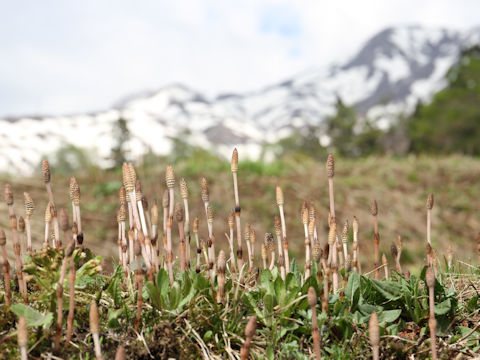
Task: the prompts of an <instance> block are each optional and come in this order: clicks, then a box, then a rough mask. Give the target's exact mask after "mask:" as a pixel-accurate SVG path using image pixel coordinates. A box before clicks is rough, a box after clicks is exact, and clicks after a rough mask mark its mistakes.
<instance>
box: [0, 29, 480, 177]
mask: <svg viewBox="0 0 480 360" xmlns="http://www.w3.org/2000/svg"><path fill="white" fill-rule="evenodd" d="M479 40H480V27H477V28H473V29H470V30H468V31H463V32H461V31H456V30H449V29H442V28H437V29H425V28H422V27H420V26H399V27H389V28H386V29H384V30H382V31H380V32H379V33H377V34H375V35H374V36H373V37H371V38H370V39H369V40H368V41H367V42H366V43H365V44H363V46H361V47H360V49H359V51H357V52H355V53H354V54H353V56H351V57H350V58H348V59H347V60H346V61H345V62H344V63H337V64H333V65H331V66H328V67H323V68H319V67H317V68H312V69H309V70H306V71H303V72H300V73H298V74H296V75H294V76H291V77H289V78H286V79H283V80H282V81H279V82H277V83H275V84H272V85H267V86H264V87H262V88H261V89H259V90H253V91H249V92H245V93H232V92H226V93H219V94H217V95H215V96H207V95H204V94H202V93H201V92H200V91H197V90H196V89H193V88H191V87H189V86H188V85H184V84H180V83H172V84H170V85H167V86H164V87H161V88H160V89H158V90H145V91H141V92H137V93H135V94H131V95H129V96H126V97H124V98H123V99H120V100H119V101H118V102H116V103H115V104H114V105H113V106H112V107H111V108H110V109H106V110H104V111H96V112H90V113H88V114H81V113H80V114H71V115H60V116H42V115H40V116H20V117H5V118H0V124H2V126H1V127H0V139H1V140H2V141H1V142H0V169H8V170H9V171H10V172H18V173H28V172H30V171H32V170H33V168H34V167H35V166H36V165H37V164H38V163H39V161H40V158H41V156H43V155H44V154H42V153H41V152H40V151H39V150H38V149H48V152H54V151H56V150H58V149H59V148H60V147H61V146H63V145H64V144H72V145H75V146H78V147H84V148H88V149H91V150H92V151H93V152H95V153H97V154H98V156H99V160H100V164H101V165H105V166H107V165H108V164H109V154H110V149H111V148H112V146H113V144H114V139H112V135H111V133H112V131H111V130H112V128H113V126H114V124H115V122H116V121H117V120H118V118H119V117H123V118H125V119H126V120H127V121H128V126H129V130H130V132H131V135H132V136H131V141H130V143H129V144H127V145H128V147H129V149H130V151H131V154H132V155H133V156H134V157H137V156H141V155H142V154H144V153H146V152H147V151H153V152H154V153H157V154H166V153H168V152H169V151H170V149H171V146H172V141H171V139H172V138H177V137H180V136H185V133H190V135H189V136H188V142H189V143H191V144H193V145H197V146H201V147H204V148H207V149H210V150H216V151H220V152H226V153H230V152H231V148H232V147H233V146H237V147H239V151H241V153H242V155H243V157H251V158H255V157H258V156H259V154H260V152H261V149H262V145H263V144H265V143H271V142H275V141H278V140H279V139H281V138H283V137H286V136H288V135H290V134H292V132H294V131H296V130H299V129H302V128H304V127H305V126H321V125H322V120H323V119H324V118H325V117H326V116H328V115H330V114H331V113H332V112H333V105H334V103H335V100H336V98H337V96H339V97H341V98H342V100H343V101H344V103H346V104H347V105H350V106H354V107H355V108H356V110H357V112H358V114H359V116H368V117H369V118H371V119H374V120H375V121H376V124H377V126H379V127H387V126H388V125H389V124H390V123H391V122H392V121H393V120H394V119H395V117H396V116H398V114H399V113H408V112H410V111H412V110H413V108H414V106H415V104H416V103H417V102H418V101H419V100H421V101H426V100H428V99H429V97H430V96H431V95H432V94H433V93H434V92H435V91H437V90H439V89H441V88H442V86H444V75H445V73H446V71H447V70H448V68H449V67H450V66H452V65H453V64H454V63H455V62H456V61H457V58H458V54H459V53H460V51H461V50H462V49H463V48H465V47H468V46H471V45H472V44H474V43H478V42H479ZM72 134H74V135H75V136H72ZM19 139H20V141H19ZM20 143H22V144H23V145H22V146H19V144H20ZM25 144H28V145H25Z"/></svg>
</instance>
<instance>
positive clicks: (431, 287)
mask: <svg viewBox="0 0 480 360" xmlns="http://www.w3.org/2000/svg"><path fill="white" fill-rule="evenodd" d="M425 278H426V282H427V286H428V304H429V309H430V317H429V319H428V327H429V328H430V344H431V349H432V359H433V360H436V359H437V345H436V335H435V330H436V328H437V320H436V319H435V298H434V297H435V274H434V273H433V269H432V268H431V267H429V268H428V269H427V272H426V274H425Z"/></svg>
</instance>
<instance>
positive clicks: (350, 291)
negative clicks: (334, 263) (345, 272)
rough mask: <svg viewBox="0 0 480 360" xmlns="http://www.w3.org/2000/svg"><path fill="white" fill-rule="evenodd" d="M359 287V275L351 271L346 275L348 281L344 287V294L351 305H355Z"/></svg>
mask: <svg viewBox="0 0 480 360" xmlns="http://www.w3.org/2000/svg"><path fill="white" fill-rule="evenodd" d="M359 289H360V275H359V274H358V273H356V272H352V273H351V274H350V276H349V277H348V283H347V286H346V287H345V296H346V297H347V299H349V300H350V303H351V307H352V308H353V307H355V306H356V305H357V301H358V298H359V296H358V294H359Z"/></svg>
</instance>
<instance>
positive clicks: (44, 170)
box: [42, 160, 55, 204]
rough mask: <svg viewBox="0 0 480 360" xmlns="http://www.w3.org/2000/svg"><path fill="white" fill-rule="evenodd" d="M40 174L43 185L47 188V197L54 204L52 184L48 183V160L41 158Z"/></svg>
mask: <svg viewBox="0 0 480 360" xmlns="http://www.w3.org/2000/svg"><path fill="white" fill-rule="evenodd" d="M42 175H43V181H44V183H45V187H46V188H47V193H48V199H49V201H50V202H51V203H52V204H54V203H55V202H54V201H53V192H52V186H51V185H50V164H49V163H48V160H42Z"/></svg>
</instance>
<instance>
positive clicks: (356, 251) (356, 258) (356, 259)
mask: <svg viewBox="0 0 480 360" xmlns="http://www.w3.org/2000/svg"><path fill="white" fill-rule="evenodd" d="M358 225H359V224H358V219H357V217H356V216H354V217H353V223H352V229H353V270H354V271H356V272H358V273H360V274H361V273H362V268H361V265H360V246H359V244H358Z"/></svg>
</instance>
